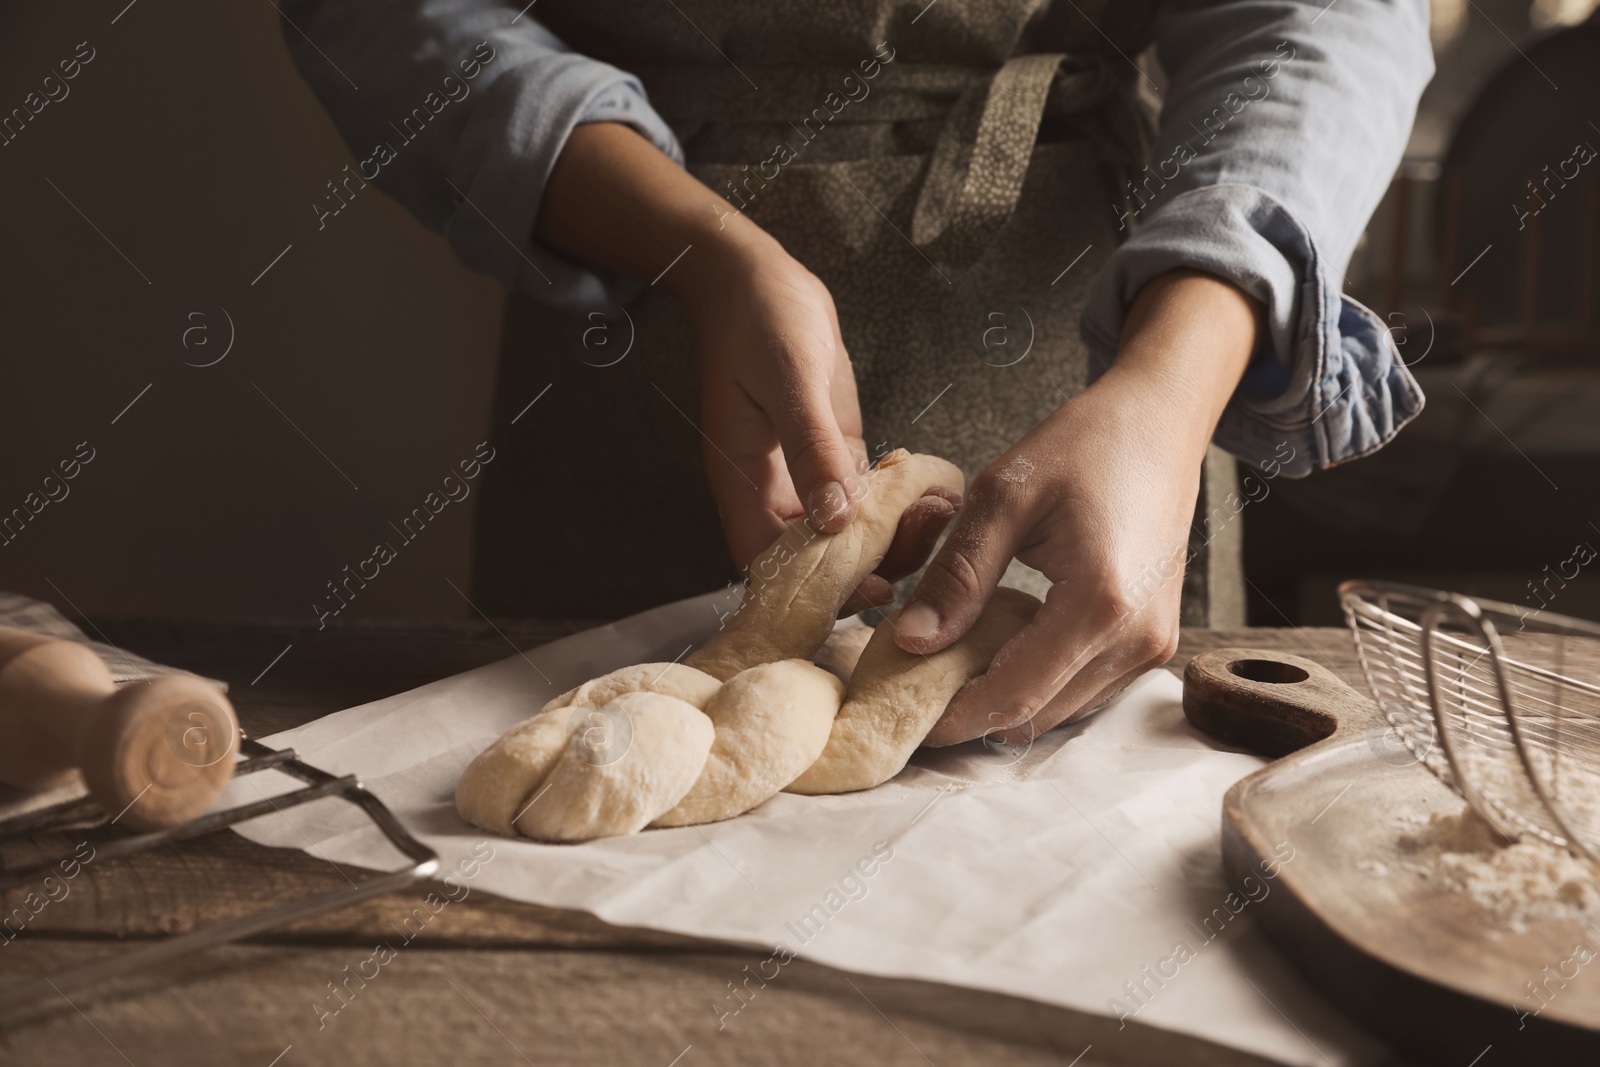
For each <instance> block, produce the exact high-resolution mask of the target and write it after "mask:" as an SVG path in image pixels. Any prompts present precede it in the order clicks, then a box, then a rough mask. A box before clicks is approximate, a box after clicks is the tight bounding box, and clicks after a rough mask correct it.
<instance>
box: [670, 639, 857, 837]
mask: <svg viewBox="0 0 1600 1067" xmlns="http://www.w3.org/2000/svg"><path fill="white" fill-rule="evenodd" d="M843 696H844V684H843V683H841V682H840V681H839V679H837V678H835V677H834V676H833V675H831V674H829V673H828V672H827V671H825V670H823V669H822V668H821V667H815V666H812V665H811V664H809V663H807V662H806V661H805V660H799V659H786V660H782V661H780V662H778V663H763V664H761V665H759V666H756V667H751V668H750V669H749V670H747V671H740V672H739V673H738V674H736V675H734V676H733V677H732V678H730V679H728V680H727V681H726V682H724V683H723V685H722V688H721V689H720V690H718V691H717V694H716V696H714V697H712V698H711V702H710V703H709V704H707V705H706V715H707V717H709V718H710V720H711V722H712V723H713V724H714V725H715V726H716V728H717V737H716V740H715V741H713V742H712V744H711V755H710V757H709V758H707V759H706V761H705V769H704V770H702V771H701V772H700V778H699V780H698V781H696V782H695V783H694V787H693V788H692V789H690V790H689V793H688V795H687V796H685V797H684V798H683V799H682V800H680V801H679V802H678V805H677V807H675V808H673V809H672V810H671V811H669V812H667V813H666V814H665V815H663V816H661V818H659V819H657V820H656V821H655V822H654V823H652V824H651V825H652V826H688V825H690V824H692V823H701V822H719V821H721V820H723V819H731V818H733V817H734V816H735V815H743V814H744V813H745V812H747V811H749V810H750V809H751V808H753V807H755V806H756V805H757V804H761V803H763V802H765V801H766V800H768V799H769V798H771V797H773V796H775V795H777V793H778V792H779V791H780V790H782V789H783V787H784V786H786V785H788V784H789V783H790V782H792V781H794V780H795V777H796V776H797V775H799V774H800V772H801V771H804V770H805V769H806V768H807V767H809V766H811V763H812V761H813V760H815V759H816V758H817V756H818V755H819V754H820V753H821V752H822V747H823V746H824V745H826V744H827V743H828V731H829V729H830V728H831V727H832V726H833V717H834V714H835V713H836V712H837V711H838V710H839V701H840V699H841V698H843Z"/></svg>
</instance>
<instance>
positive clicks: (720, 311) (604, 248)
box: [537, 123, 960, 613]
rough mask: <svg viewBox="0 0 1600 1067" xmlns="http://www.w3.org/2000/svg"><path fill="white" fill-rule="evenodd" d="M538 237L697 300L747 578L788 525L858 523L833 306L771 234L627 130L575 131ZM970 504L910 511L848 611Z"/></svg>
mask: <svg viewBox="0 0 1600 1067" xmlns="http://www.w3.org/2000/svg"><path fill="white" fill-rule="evenodd" d="M537 232H538V235H539V237H540V238H541V239H543V240H545V241H546V242H548V243H550V244H552V245H555V246H557V247H560V248H563V249H565V250H567V251H569V252H572V253H574V254H575V255H578V256H580V257H581V258H584V259H586V260H589V261H591V262H598V263H603V264H605V265H607V266H610V267H613V268H616V269H618V270H621V271H624V272H625V273H628V274H632V275H633V276H635V277H639V278H656V279H657V282H658V284H660V286H661V287H662V288H663V289H666V290H667V291H669V292H670V293H672V294H673V295H674V296H675V297H677V299H678V300H679V301H680V302H681V303H682V304H683V305H684V307H685V309H686V312H687V315H688V319H689V322H690V324H691V327H692V328H693V330H694V335H695V347H696V350H697V352H698V356H699V372H700V424H699V426H698V427H697V429H698V430H699V431H700V436H701V441H702V449H701V451H702V453H703V455H704V459H705V467H706V478H707V481H708V483H709V484H710V487H711V493H712V496H713V498H714V499H715V500H716V503H717V510H718V512H719V515H720V518H721V521H722V528H723V532H724V533H725V535H726V536H727V539H728V548H729V551H730V552H731V554H732V555H733V559H734V562H735V564H736V565H737V566H738V567H739V569H740V570H741V571H743V570H744V568H745V567H746V566H748V564H749V563H750V561H751V560H752V559H754V558H755V557H756V555H757V554H759V553H760V552H761V551H763V550H764V549H765V548H766V547H767V546H768V545H770V544H771V543H772V542H773V541H774V540H776V539H777V537H778V535H779V534H780V533H781V532H782V531H783V527H784V524H785V523H786V522H789V521H792V520H795V519H798V518H801V517H802V516H805V517H807V519H808V520H809V521H810V522H811V524H812V525H813V526H814V528H816V529H817V530H818V531H819V532H826V533H833V532H837V531H838V530H840V529H843V528H844V527H845V526H846V525H847V524H848V523H849V522H850V521H851V520H852V519H853V518H854V517H855V513H856V510H857V505H858V504H859V501H860V497H861V494H862V491H863V487H864V483H863V480H862V479H861V477H860V475H861V473H862V471H863V469H864V464H865V460H866V454H867V451H866V445H865V443H864V442H863V441H862V437H861V409H860V407H859V405H858V403H857V400H856V382H855V373H854V371H853V370H852V369H851V366H850V357H849V354H848V353H847V351H846V349H845V345H844V341H843V338H842V337H841V335H840V332H839V320H838V316H837V314H836V312H835V310H834V305H833V298H832V296H831V295H830V294H829V293H828V290H827V287H826V286H825V285H823V283H822V282H821V281H820V280H819V279H818V278H817V277H816V276H815V275H814V274H812V273H811V272H810V271H808V270H806V269H805V267H803V266H802V265H801V264H800V263H799V262H797V261H796V260H795V259H794V258H793V257H792V256H790V255H789V254H788V253H787V252H786V251H785V250H784V249H783V247H782V245H780V244H779V243H778V242H777V241H776V240H775V239H774V238H773V237H772V236H771V235H770V234H768V233H766V231H764V230H762V229H761V228H760V227H759V226H757V225H756V224H755V223H754V222H752V221H751V220H750V219H749V218H747V217H745V216H744V215H742V214H739V213H736V212H733V211H732V210H731V205H729V204H728V203H727V202H726V201H724V200H723V199H722V198H721V197H718V196H717V195H716V194H715V193H713V192H711V190H709V189H707V188H706V187H705V186H704V185H703V184H701V183H700V182H699V181H697V180H696V179H695V178H693V177H692V176H690V175H689V174H688V173H687V172H686V171H684V170H683V169H682V168H680V167H679V166H678V165H677V164H675V163H673V162H672V161H671V160H670V159H668V158H667V157H666V156H664V155H662V154H661V152H660V151H658V150H657V149H656V148H655V147H654V146H653V145H651V144H650V143H649V142H648V141H646V140H645V139H644V138H643V137H641V136H639V135H638V134H637V133H635V132H634V131H633V130H632V129H631V128H629V127H627V126H622V125H618V124H614V123H592V124H587V125H583V126H579V127H578V128H577V129H575V130H574V131H573V132H572V135H571V136H570V137H569V138H568V141H567V145H566V148H565V149H564V150H563V151H562V153H561V156H560V157H559V158H558V159H557V161H556V166H555V169H554V170H553V171H552V173H551V176H550V180H549V182H548V184H547V185H546V188H545V197H544V202H543V204H542V205H541V208H540V214H539V222H538V227H537ZM669 399H671V398H669ZM959 503H960V494H959V493H957V492H956V491H955V490H954V488H951V489H950V490H947V491H944V492H935V493H932V494H930V495H929V496H927V497H924V498H923V499H922V500H921V501H919V502H918V503H917V504H916V505H914V506H913V507H912V508H911V509H909V510H908V511H907V512H906V515H905V517H904V518H903V519H902V521H901V524H900V529H899V531H898V532H897V534H896V537H895V543H894V546H893V547H892V548H891V549H890V551H889V554H888V556H887V557H885V559H884V562H883V564H882V565H880V567H879V568H878V573H877V574H875V575H872V576H869V577H868V579H867V580H866V581H864V582H862V584H861V586H860V587H859V588H858V590H857V594H856V596H854V597H852V598H851V601H850V602H849V603H848V604H846V605H845V611H846V612H847V613H848V612H852V611H858V610H860V609H861V608H864V607H867V606H869V605H871V604H882V603H887V602H888V601H889V599H890V598H891V594H890V590H889V582H890V581H893V580H895V579H897V578H900V577H903V576H904V575H906V574H909V573H910V572H911V571H913V570H915V569H916V568H917V567H919V566H921V565H922V562H923V561H924V560H925V559H926V558H927V556H928V554H929V552H930V551H931V550H932V548H933V543H934V541H936V540H937V538H938V536H939V534H940V532H941V531H942V530H943V529H944V527H945V525H946V524H947V523H948V522H949V521H950V518H951V516H953V515H954V514H955V508H956V506H958V505H959Z"/></svg>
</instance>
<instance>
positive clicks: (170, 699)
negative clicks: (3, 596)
mask: <svg viewBox="0 0 1600 1067" xmlns="http://www.w3.org/2000/svg"><path fill="white" fill-rule="evenodd" d="M238 741H239V722H238V719H237V718H236V717H235V715H234V712H233V705H232V704H230V703H228V698H227V697H225V696H223V694H222V692H221V691H220V690H218V688H217V687H216V686H215V685H213V684H211V683H209V682H206V681H204V680H202V679H200V678H195V677H192V676H189V675H182V674H167V675H159V676H156V677H154V678H149V679H146V680H143V681H137V682H130V683H128V684H127V685H125V686H123V687H122V688H121V689H118V688H117V687H116V684H115V683H114V682H113V681H112V680H111V672H110V671H108V670H107V669H106V665H105V664H104V663H102V662H101V661H100V657H99V656H98V655H96V654H95V653H94V652H93V651H92V650H90V649H89V648H87V647H85V646H83V645H80V644H76V643H74V642H72V641H63V640H61V639H59V638H54V637H45V636H42V635H40V634H36V633H30V632H28V631H26V630H17V629H13V628H12V627H9V626H0V782H5V783H7V784H9V785H14V786H17V787H19V788H22V789H26V790H30V791H36V790H42V789H53V788H58V787H61V786H68V785H73V784H75V783H77V782H79V781H81V782H82V783H83V784H85V785H87V786H88V788H89V795H90V796H92V797H93V798H94V799H95V801H96V802H98V803H99V804H100V806H101V807H102V808H104V809H105V810H106V812H107V813H108V814H110V815H111V816H113V817H114V818H116V821H117V824H118V825H119V826H128V827H131V828H133V829H137V830H155V829H161V828H164V827H169V826H177V825H178V824H180V823H184V822H187V821H188V820H190V819H192V818H195V817H196V816H198V815H200V814H201V813H203V812H204V811H205V810H206V808H207V807H208V806H210V804H211V801H212V800H214V799H215V798H216V796H217V794H218V793H219V792H221V790H222V786H223V784H224V783H225V782H227V780H228V778H229V777H230V776H231V775H232V774H233V763H234V758H235V755H236V753H237V751H238V747H239V746H238Z"/></svg>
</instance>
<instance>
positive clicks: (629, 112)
mask: <svg viewBox="0 0 1600 1067" xmlns="http://www.w3.org/2000/svg"><path fill="white" fill-rule="evenodd" d="M530 6H531V5H530ZM280 8H281V10H282V12H283V16H284V23H285V25H284V27H283V33H284V39H285V40H286V42H287V43H288V46H289V51H290V54H291V55H292V56H293V57H294V61H295V65H296V66H297V67H298V68H299V69H300V72H301V74H302V75H303V76H304V77H305V79H306V80H307V81H308V82H309V83H310V85H311V87H312V90H313V91H314V92H315V93H316V95H317V97H318V99H320V100H321V101H322V104H323V106H324V107H326V108H327V110H328V112H329V113H330V114H331V115H332V116H333V119H334V122H335V123H336V124H337V125H338V127H339V130H340V132H341V133H342V134H343V136H344V139H345V143H346V144H347V145H348V146H349V147H350V150H351V151H352V152H353V153H355V155H356V157H357V159H358V160H359V161H360V169H361V173H362V176H363V177H365V178H367V179H369V180H371V181H372V182H374V184H376V185H377V186H378V187H379V188H381V189H383V190H385V191H386V192H388V193H389V194H390V195H392V196H394V197H395V198H396V199H397V200H399V201H400V202H401V204H403V205H404V206H405V207H406V208H407V209H408V210H409V211H411V213H412V214H414V215H416V216H417V218H418V219H420V220H421V221H422V222H423V223H424V224H426V225H428V226H430V227H432V228H434V229H436V230H439V231H440V232H442V233H443V234H444V235H445V237H446V238H447V239H448V240H449V242H450V244H451V246H452V247H453V248H454V249H455V251H456V253H457V255H459V256H460V257H461V259H462V261H463V262H465V263H466V264H467V265H468V266H469V267H471V268H473V269H474V270H479V271H482V272H484V273H486V274H490V275H493V276H494V277H496V278H498V279H500V280H501V281H502V282H503V283H505V284H506V285H507V286H512V287H515V288H517V289H520V290H522V291H523V292H525V293H527V294H528V295H530V296H532V297H534V298H535V299H537V300H540V301H543V302H545V303H548V304H553V305H555V306H558V307H567V308H573V309H580V308H584V307H593V306H594V305H595V304H596V303H601V302H606V301H609V300H617V299H626V297H627V295H628V293H629V291H630V290H631V289H632V288H633V284H634V283H631V282H629V281H627V280H625V279H623V278H620V277H618V276H615V275H613V274H611V273H609V272H606V271H604V270H601V269H598V268H595V267H593V266H589V265H585V264H582V263H579V262H577V261H576V260H574V259H572V258H570V257H568V256H566V255H564V254H563V253H561V252H559V251H557V250H555V249H552V248H549V247H546V246H544V245H542V244H541V243H540V242H539V241H537V240H536V239H535V238H534V234H533V229H534V222H535V219H536V218H537V217H538V213H539V205H540V202H541V201H542V199H543V197H544V189H545V183H546V182H547V181H548V180H549V177H550V171H551V169H552V168H553V167H554V166H555V161H556V157H557V156H559V155H560V154H561V149H562V148H563V146H565V144H566V141H567V137H568V136H569V135H570V134H571V132H572V130H573V128H574V127H575V126H577V125H579V124H581V123H584V122H598V121H610V122H624V123H627V124H629V125H631V126H632V127H633V128H634V129H636V130H638V131H639V132H640V133H641V134H643V135H644V136H645V137H646V138H648V139H649V140H650V141H651V142H652V143H654V144H655V145H656V147H657V148H659V149H661V150H662V151H663V152H665V153H667V154H668V155H669V156H671V157H672V158H674V159H675V160H677V161H679V162H680V163H681V162H682V160H683V154H682V151H681V149H680V148H679V146H678V143H677V140H676V139H675V138H674V137H673V135H672V131H671V130H670V129H669V128H668V127H667V125H666V123H665V122H663V121H662V119H661V118H660V116H659V115H657V114H656V113H655V111H654V110H653V109H652V108H651V107H650V104H649V101H648V99H647V98H646V96H645V91H644V87H643V85H641V84H640V82H639V80H638V79H637V78H635V77H633V76H632V75H630V74H628V73H627V72H625V71H622V70H619V69H617V68H616V67H613V66H611V65H609V64H606V63H602V62H599V61H597V60H594V59H590V58H588V57H586V56H582V55H578V54H576V53H574V52H572V51H571V50H570V49H568V48H567V46H566V45H565V44H564V43H563V42H562V41H561V40H560V39H558V38H557V37H556V36H555V35H554V34H551V33H550V32H549V31H547V30H546V29H544V27H542V26H540V25H539V24H538V23H537V22H535V21H534V19H533V18H532V17H531V16H530V15H529V14H527V11H526V8H525V7H523V6H522V5H517V4H506V3H500V2H497V0H289V2H285V3H282V4H281V5H280ZM374 170H375V171H376V176H373V174H372V172H373V171H374Z"/></svg>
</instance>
